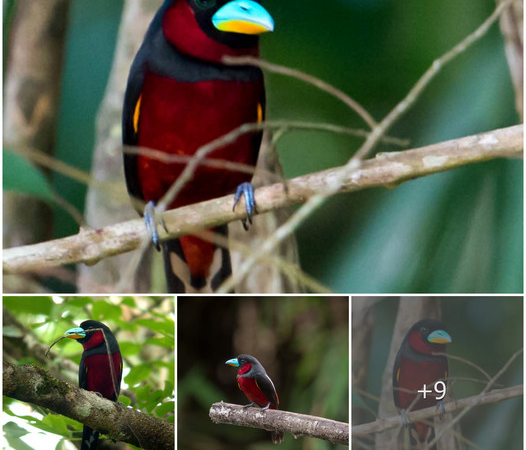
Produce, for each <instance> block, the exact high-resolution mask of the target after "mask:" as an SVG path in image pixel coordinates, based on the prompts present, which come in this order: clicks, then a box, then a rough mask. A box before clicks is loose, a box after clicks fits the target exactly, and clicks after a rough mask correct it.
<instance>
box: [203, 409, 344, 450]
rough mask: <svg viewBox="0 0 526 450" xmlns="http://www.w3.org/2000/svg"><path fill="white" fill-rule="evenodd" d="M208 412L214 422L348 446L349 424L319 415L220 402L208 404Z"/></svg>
mask: <svg viewBox="0 0 526 450" xmlns="http://www.w3.org/2000/svg"><path fill="white" fill-rule="evenodd" d="M209 415H210V418H211V419H212V422H214V423H216V424H217V423H224V424H228V425H237V426H242V427H250V428H260V429H262V430H267V431H283V432H286V433H291V434H292V435H294V436H295V437H297V436H309V437H314V438H317V439H323V440H325V441H329V442H332V443H334V444H343V445H349V424H347V423H343V422H337V421H335V420H330V419H325V418H323V417H316V416H308V415H306V414H298V413H293V412H290V411H280V410H275V409H267V410H265V411H262V410H261V409H259V408H244V407H243V406H240V405H233V404H231V403H223V402H219V403H214V404H213V405H212V406H211V407H210V412H209Z"/></svg>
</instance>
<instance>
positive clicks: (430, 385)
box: [393, 319, 451, 448]
mask: <svg viewBox="0 0 526 450" xmlns="http://www.w3.org/2000/svg"><path fill="white" fill-rule="evenodd" d="M450 342H451V336H450V335H449V334H448V333H447V332H446V330H445V327H444V324H443V323H442V322H440V321H438V320H433V319H424V320H420V321H419V322H417V323H415V324H414V325H413V326H412V327H411V329H410V330H409V331H408V332H407V334H406V336H405V337H404V340H403V341H402V345H401V346H400V350H398V354H397V355H396V360H395V364H394V368H393V397H394V402H395V405H396V407H397V408H399V409H401V410H402V416H403V418H404V423H405V411H406V410H407V409H410V410H411V411H416V410H418V409H424V408H429V407H430V406H435V405H437V406H439V407H441V408H442V409H443V402H442V400H440V401H439V400H437V398H436V397H437V396H440V395H438V393H441V391H443V389H439V388H437V389H435V387H434V386H435V383H436V382H437V381H440V380H442V381H444V383H445V384H444V386H447V384H446V383H447V376H448V363H447V357H446V356H439V355H433V353H444V352H445V351H446V344H449V343H450ZM424 385H425V386H426V389H430V390H432V391H433V392H430V393H426V396H425V398H424V394H423V393H422V392H421V393H419V392H418V391H419V390H420V391H421V390H422V389H423V387H424ZM409 426H410V428H409V431H410V433H409V435H410V440H411V444H412V445H413V446H415V445H417V440H418V441H419V442H420V443H429V442H431V441H432V440H433V439H434V437H435V433H434V429H433V427H431V426H429V425H428V424H427V423H424V422H415V423H412V424H410V425H409ZM426 448H427V447H426Z"/></svg>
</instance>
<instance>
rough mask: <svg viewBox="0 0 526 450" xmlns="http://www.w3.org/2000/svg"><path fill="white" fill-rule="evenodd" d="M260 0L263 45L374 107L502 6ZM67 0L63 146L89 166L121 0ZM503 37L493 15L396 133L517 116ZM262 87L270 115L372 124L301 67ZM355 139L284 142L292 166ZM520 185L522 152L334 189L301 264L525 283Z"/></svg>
mask: <svg viewBox="0 0 526 450" xmlns="http://www.w3.org/2000/svg"><path fill="white" fill-rule="evenodd" d="M264 4H265V6H266V7H267V9H268V10H269V11H270V12H271V14H272V15H273V17H274V19H275V22H276V30H275V32H274V33H271V34H269V35H265V36H263V37H262V57H263V58H265V59H267V60H270V61H272V62H275V63H280V64H284V65H287V66H291V67H294V68H298V69H301V70H303V71H306V72H308V73H310V74H313V75H315V76H317V77H320V78H322V79H324V80H326V81H327V82H329V83H333V84H334V85H335V86H337V87H338V88H340V89H342V90H343V91H345V92H346V93H348V94H349V95H351V96H353V97H354V98H355V99H356V100H357V101H359V102H360V103H361V104H362V105H363V106H364V107H365V108H366V109H368V110H369V111H370V112H371V114H372V115H373V117H375V119H377V120H380V119H381V118H382V117H383V116H385V115H386V114H387V113H388V112H389V111H390V109H391V108H393V107H394V106H395V105H396V103H397V102H398V101H400V100H401V99H402V98H403V97H404V96H405V94H406V93H407V92H408V90H409V89H410V88H411V87H412V86H413V85H414V83H415V82H416V81H417V80H418V78H419V77H420V76H421V75H422V74H423V72H424V71H425V70H426V69H427V68H428V67H429V66H430V65H431V63H432V61H433V60H434V59H436V58H438V57H439V56H441V55H442V54H443V53H445V52H446V51H448V50H449V49H451V48H452V47H453V46H454V45H455V44H456V43H458V42H459V41H460V40H462V39H463V38H464V37H465V36H467V35H468V34H469V33H471V32H472V31H474V30H475V28H476V27H477V26H478V25H479V24H480V23H481V22H482V21H483V20H484V19H485V18H486V17H487V16H488V15H489V14H490V13H491V12H492V10H493V9H494V7H495V1H494V0H442V1H440V2H432V1H427V2H423V1H421V0H406V1H403V2H400V1H395V0H328V1H325V2H322V3H320V2H319V1H314V0H303V1H301V2H299V1H294V2H284V1H282V0H265V1H264ZM72 5H73V8H72V11H71V19H70V29H69V32H68V33H69V35H68V36H69V37H68V44H67V54H66V58H65V62H64V77H63V80H62V92H61V105H60V121H59V135H58V142H57V148H56V155H57V157H58V158H59V159H60V160H63V161H66V162H68V163H69V164H72V165H73V166H75V167H79V168H82V169H84V170H89V168H90V163H91V152H92V149H93V145H94V123H95V122H94V121H95V114H96V112H97V108H98V106H99V103H100V100H101V98H102V96H103V92H104V89H105V83H106V80H107V77H108V74H109V70H110V67H111V60H112V57H113V50H114V43H115V38H116V33H117V29H118V23H119V19H120V14H121V11H122V1H121V0H89V1H87V0H73V3H72ZM503 45H504V40H503V38H502V36H501V34H500V31H499V27H498V24H495V25H493V27H492V28H491V30H490V32H489V33H488V34H487V35H486V36H485V37H484V38H483V39H482V40H481V41H480V42H478V43H476V44H475V45H474V46H473V47H472V48H470V49H469V50H468V51H467V52H466V53H465V54H463V55H461V56H460V57H459V58H457V59H456V60H454V61H453V63H452V64H451V65H449V66H447V67H446V68H445V69H444V70H443V72H442V73H441V74H440V75H439V76H438V77H437V79H436V80H435V81H434V82H433V83H432V85H431V86H430V87H429V88H428V89H427V90H426V91H425V92H424V94H423V96H422V97H421V98H420V99H419V100H418V102H417V103H416V106H415V107H414V108H413V109H412V110H411V111H410V112H409V113H408V114H406V115H405V116H404V117H403V118H402V120H401V121H400V122H399V123H398V124H397V125H396V127H395V128H394V129H393V130H391V132H390V134H391V135H393V136H397V137H401V138H405V139H409V140H410V142H411V144H410V147H417V146H422V145H426V144H431V143H435V142H440V141H444V140H447V139H453V138H457V137H461V136H466V135H470V134H474V133H477V132H483V131H489V130H492V129H496V128H500V127H505V126H509V125H513V124H516V123H517V121H518V116H517V114H516V112H515V108H514V97H513V90H512V85H511V82H510V75H509V72H508V67H507V63H506V59H505V55H504V47H503ZM267 92H268V109H269V117H270V118H273V119H294V120H309V121H316V122H328V123H334V124H339V125H344V126H349V127H363V123H362V122H361V121H360V120H359V119H358V118H357V117H356V115H355V114H353V113H352V112H351V111H349V110H348V109H347V108H346V107H345V106H344V105H342V104H341V103H339V102H338V101H337V100H335V99H334V98H332V97H330V96H328V95H326V94H324V93H321V92H320V91H318V90H317V89H315V88H313V87H311V86H309V85H306V84H304V83H303V82H300V81H298V80H295V79H291V78H286V77H282V76H279V75H274V74H267ZM359 145H360V140H358V139H355V138H349V137H342V136H336V135H332V134H328V133H320V132H307V131H294V132H290V133H288V134H287V135H286V136H284V137H283V138H282V139H281V140H280V141H279V144H278V151H279V154H280V156H281V161H282V163H283V165H284V168H285V172H286V175H287V176H288V177H293V176H297V175H301V174H306V173H309V172H313V171H318V170H322V169H325V168H328V167H332V166H337V165H341V164H343V163H345V162H346V161H347V160H348V159H349V158H350V156H351V155H352V154H353V151H354V150H356V149H357V147H358V146H359ZM393 149H395V148H393V147H383V146H382V147H381V148H379V149H378V150H379V151H388V150H393ZM123 182H124V181H123ZM53 185H54V188H55V189H56V190H57V191H58V192H59V193H60V194H61V195H62V196H63V197H65V198H66V199H67V200H68V201H70V202H72V203H73V204H74V205H76V206H77V207H79V208H80V209H82V208H83V204H84V196H85V186H83V185H81V184H79V183H77V182H74V181H71V180H69V179H66V178H64V177H63V176H58V175H57V176H53ZM522 186H523V185H522V161H519V160H511V161H508V160H498V161H492V162H487V163H482V164H477V165H473V166H470V167H465V168H461V169H456V170H454V171H451V172H447V173H443V174H437V175H433V176H429V177H426V178H425V179H421V180H416V181H412V182H409V183H406V184H404V185H402V186H400V187H397V188H396V189H392V190H387V189H380V188H377V189H369V190H366V191H363V192H358V193H354V194H347V195H340V196H337V197H335V198H333V199H331V200H330V201H328V202H327V203H326V204H325V205H324V206H323V207H322V208H321V209H320V210H318V211H317V212H316V213H315V214H314V215H313V216H312V217H310V218H309V219H308V220H307V221H306V222H305V223H304V224H303V225H302V226H301V227H300V229H299V231H298V233H297V238H298V243H299V252H300V258H301V264H302V267H303V269H304V270H305V271H306V272H307V273H308V274H310V275H312V276H314V277H316V278H317V279H319V280H320V281H321V282H322V283H323V284H325V285H326V286H328V287H329V288H330V289H332V290H333V291H335V292H363V293H368V292H370V293H375V292H378V293H379V292H475V293H476V292H500V293H513V292H522V281H523V276H522V275H523V269H522V267H523V255H522V249H523V244H522V239H523V232H522V218H523V206H522V205H523V195H522ZM54 227H55V235H56V236H65V235H69V234H72V233H76V232H77V231H78V230H77V228H78V227H77V225H76V224H75V223H74V222H73V220H72V219H71V218H70V217H69V216H68V215H67V214H66V213H65V212H64V211H63V210H61V209H60V208H56V209H55V220H54ZM320 249H323V252H321V251H320Z"/></svg>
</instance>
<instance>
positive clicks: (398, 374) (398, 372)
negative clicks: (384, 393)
mask: <svg viewBox="0 0 526 450" xmlns="http://www.w3.org/2000/svg"><path fill="white" fill-rule="evenodd" d="M396 381H397V382H398V381H400V369H398V370H397V371H396Z"/></svg>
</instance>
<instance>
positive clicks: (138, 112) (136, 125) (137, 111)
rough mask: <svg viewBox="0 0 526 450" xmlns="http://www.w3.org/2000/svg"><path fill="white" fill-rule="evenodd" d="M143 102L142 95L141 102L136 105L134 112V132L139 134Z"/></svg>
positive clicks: (138, 101)
mask: <svg viewBox="0 0 526 450" xmlns="http://www.w3.org/2000/svg"><path fill="white" fill-rule="evenodd" d="M141 100H142V94H141V95H140V96H139V100H137V103H136V104H135V111H133V130H134V131H135V132H136V133H137V131H138V130H139V116H140V115H141Z"/></svg>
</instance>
